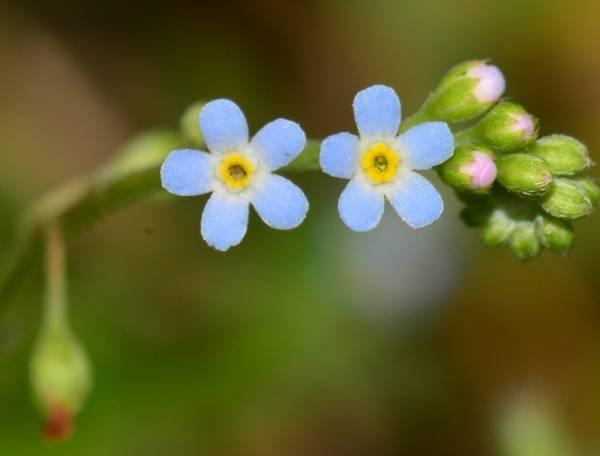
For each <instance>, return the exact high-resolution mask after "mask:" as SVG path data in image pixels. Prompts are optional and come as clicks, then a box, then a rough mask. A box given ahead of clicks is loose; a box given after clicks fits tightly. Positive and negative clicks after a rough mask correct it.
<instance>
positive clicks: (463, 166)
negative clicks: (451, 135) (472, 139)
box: [438, 145, 497, 193]
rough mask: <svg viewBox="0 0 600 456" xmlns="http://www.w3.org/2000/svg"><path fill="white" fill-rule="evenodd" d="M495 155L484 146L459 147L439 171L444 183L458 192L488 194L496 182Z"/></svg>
mask: <svg viewBox="0 0 600 456" xmlns="http://www.w3.org/2000/svg"><path fill="white" fill-rule="evenodd" d="M493 157H494V153H493V152H492V151H491V150H490V149H488V148H486V147H482V146H473V145H467V146H462V147H459V148H458V149H456V150H455V151H454V155H453V156H452V157H451V158H450V159H449V160H448V161H446V162H444V163H442V164H441V165H440V166H439V168H438V170H439V172H440V176H441V178H442V180H443V181H444V182H446V183H447V184H448V185H450V186H451V187H452V188H454V189H455V190H458V191H472V192H476V193H484V192H487V191H488V190H489V189H490V187H491V186H492V184H493V183H494V181H495V180H496V172H497V170H496V164H495V163H494V159H493Z"/></svg>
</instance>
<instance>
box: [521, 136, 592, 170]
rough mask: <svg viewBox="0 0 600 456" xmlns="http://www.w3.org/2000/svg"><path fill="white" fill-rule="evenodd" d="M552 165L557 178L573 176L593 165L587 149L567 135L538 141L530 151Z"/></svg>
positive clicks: (551, 168) (548, 137)
mask: <svg viewBox="0 0 600 456" xmlns="http://www.w3.org/2000/svg"><path fill="white" fill-rule="evenodd" d="M529 150H530V152H531V153H533V154H535V155H537V156H538V157H541V158H543V159H544V160H546V162H547V163H548V164H549V165H550V170H551V171H552V174H554V175H555V176H571V175H573V174H576V173H578V172H580V171H583V170H584V169H586V168H588V167H590V166H591V164H592V160H591V159H590V156H589V153H588V150H587V147H586V146H585V145H584V144H583V143H581V142H579V141H578V140H576V139H575V138H571V137H569V136H565V135H552V136H546V137H544V138H540V139H538V140H537V141H536V142H535V143H534V144H533V145H532V146H531V148H530V149H529Z"/></svg>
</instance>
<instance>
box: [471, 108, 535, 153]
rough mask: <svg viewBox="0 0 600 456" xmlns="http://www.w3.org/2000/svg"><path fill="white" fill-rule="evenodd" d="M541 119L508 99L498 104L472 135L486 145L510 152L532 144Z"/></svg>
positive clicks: (474, 128)
mask: <svg viewBox="0 0 600 456" xmlns="http://www.w3.org/2000/svg"><path fill="white" fill-rule="evenodd" d="M538 127H539V121H538V119H537V118H535V117H533V116H532V115H531V114H529V113H527V111H525V109H524V108H523V107H522V106H520V105H518V104H515V103H510V102H508V101H505V102H502V103H499V104H498V105H496V106H495V107H494V108H493V109H492V110H491V111H490V112H489V113H487V114H486V116H485V117H484V118H483V119H481V121H480V122H479V123H478V124H477V125H475V127H473V130H472V132H471V133H472V135H473V136H475V137H476V138H478V139H479V140H480V141H481V142H483V143H484V144H485V145H487V146H489V147H491V148H493V149H495V150H498V151H501V152H509V151H513V150H517V149H522V148H523V147H525V146H527V145H528V144H531V143H532V142H533V141H535V139H536V138H537V135H538Z"/></svg>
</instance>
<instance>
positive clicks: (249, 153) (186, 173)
mask: <svg viewBox="0 0 600 456" xmlns="http://www.w3.org/2000/svg"><path fill="white" fill-rule="evenodd" d="M200 130H201V132H202V134H203V136H204V139H205V142H206V146H207V148H208V150H209V151H210V153H206V152H200V151H197V150H190V149H183V150H175V151H173V152H171V153H170V154H169V156H168V157H167V158H166V159H165V161H164V163H163V165H162V168H161V172H160V176H161V181H162V186H163V188H165V190H167V191H169V192H170V193H173V194H175V195H179V196H195V195H201V194H203V193H208V192H212V195H211V196H210V198H209V200H208V202H207V203H206V206H205V207H204V212H203V213H202V220H201V233H202V237H203V238H204V240H205V241H206V242H207V243H208V245H210V246H212V247H214V248H215V249H217V250H221V251H225V250H227V249H229V248H230V247H233V246H235V245H238V244H239V243H240V242H241V241H242V239H243V238H244V236H245V234H246V230H247V228H248V213H249V205H250V204H252V205H253V206H254V209H256V212H258V215H259V216H260V218H261V219H262V220H263V221H264V222H265V223H266V224H267V225H269V226H270V227H272V228H277V229H280V230H289V229H292V228H296V227H297V226H298V225H300V223H302V221H303V220H304V217H305V216H306V213H307V211H308V201H307V199H306V196H304V193H303V192H302V190H300V189H299V188H298V187H297V186H296V185H294V184H293V183H292V182H290V181H289V180H287V179H285V178H283V177H281V176H278V175H276V174H272V171H274V170H276V169H278V168H280V167H282V166H284V165H286V164H288V163H289V162H291V161H292V160H293V159H294V158H296V156H298V154H299V153H300V152H301V151H302V149H304V146H305V144H306V136H305V134H304V132H303V131H302V129H301V128H300V126H299V125H298V124H296V123H294V122H291V121H289V120H285V119H277V120H274V121H273V122H271V123H269V124H267V125H265V126H264V127H263V128H262V129H261V130H260V131H259V132H258V133H257V134H256V135H255V136H254V138H252V140H249V135H248V123H247V122H246V118H245V117H244V114H243V113H242V111H241V110H240V108H239V107H238V106H237V105H236V104H235V103H233V102H232V101H230V100H223V99H221V100H215V101H212V102H210V103H208V104H207V105H206V106H205V107H204V108H203V109H202V111H201V112H200Z"/></svg>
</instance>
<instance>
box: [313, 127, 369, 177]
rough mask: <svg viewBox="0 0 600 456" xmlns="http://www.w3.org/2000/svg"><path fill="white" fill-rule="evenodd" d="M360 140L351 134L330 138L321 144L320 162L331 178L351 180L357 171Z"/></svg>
mask: <svg viewBox="0 0 600 456" xmlns="http://www.w3.org/2000/svg"><path fill="white" fill-rule="evenodd" d="M358 145H359V142H358V138H357V137H356V136H355V135H351V134H350V133H338V134H336V135H332V136H329V137H327V138H325V140H324V141H323V142H322V143H321V155H320V157H319V161H320V163H321V168H322V169H323V171H324V172H325V173H327V174H329V175H330V176H333V177H340V178H343V179H350V178H351V177H352V176H353V175H354V172H355V171H356V157H357V155H358Z"/></svg>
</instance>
